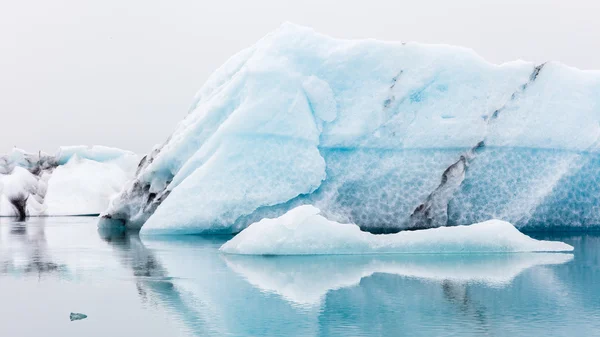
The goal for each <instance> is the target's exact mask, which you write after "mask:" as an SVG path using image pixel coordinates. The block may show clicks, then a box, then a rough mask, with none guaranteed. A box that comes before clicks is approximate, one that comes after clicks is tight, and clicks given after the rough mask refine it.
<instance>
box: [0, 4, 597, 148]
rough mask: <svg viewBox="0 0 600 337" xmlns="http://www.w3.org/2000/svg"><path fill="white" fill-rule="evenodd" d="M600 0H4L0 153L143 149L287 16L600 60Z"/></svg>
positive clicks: (589, 63)
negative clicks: (211, 79)
mask: <svg viewBox="0 0 600 337" xmlns="http://www.w3.org/2000/svg"><path fill="white" fill-rule="evenodd" d="M599 13H600V1H598V0H568V1H566V0H489V1H486V0H452V1H447V0H435V1H434V0H418V1H415V0H413V1H400V0H360V1H354V0H347V1H327V0H302V1H293V2H292V1H283V0H251V1H247V0H214V1H199V0H196V1H192V0H172V1H152V0H144V1H142V0H91V1H81V0H52V1H48V0H19V1H10V0H0V152H6V151H9V150H10V149H11V148H12V147H13V146H17V147H21V148H24V149H26V150H29V151H37V150H39V149H41V150H45V151H49V152H54V151H55V150H56V149H57V147H58V146H59V145H74V144H88V145H93V144H102V145H108V146H116V147H121V148H125V149H130V150H133V151H136V152H138V153H145V152H147V151H149V150H150V149H151V148H152V146H153V145H154V144H157V143H162V142H163V141H164V140H165V139H166V138H167V137H168V135H169V134H170V133H171V132H172V131H173V129H174V128H175V126H176V124H177V122H178V121H180V120H181V119H182V118H183V117H184V116H185V114H186V113H187V109H188V107H189V105H190V103H191V102H192V98H193V96H194V94H195V92H196V91H197V90H198V89H199V88H200V87H201V85H202V84H203V83H204V81H205V80H206V78H207V77H208V76H209V75H210V73H211V72H212V71H213V70H214V69H216V68H217V67H218V66H219V65H221V64H222V63H223V62H224V61H225V60H227V58H229V57H230V56H231V55H233V54H234V53H236V52H237V51H239V50H240V49H242V48H244V47H247V46H249V45H252V44H253V43H254V42H255V41H256V40H258V39H259V38H261V37H262V36H263V35H265V34H267V33H268V32H270V31H272V30H274V29H276V28H277V27H278V26H279V25H280V24H281V23H282V22H284V21H291V22H294V23H297V24H301V25H306V26H311V27H313V28H315V29H316V30H317V31H319V32H322V33H326V34H329V35H333V36H336V37H343V38H368V37H373V38H377V39H383V40H399V41H419V42H427V43H446V44H455V45H461V46H466V47H470V48H472V49H474V50H475V51H476V52H478V53H479V54H481V55H482V56H483V57H485V58H487V59H488V60H490V61H492V62H496V63H498V62H505V61H511V60H515V59H524V60H530V61H535V62H544V61H547V60H558V61H561V62H563V63H566V64H569V65H572V66H575V67H578V68H582V69H600V20H599V19H598V14H599Z"/></svg>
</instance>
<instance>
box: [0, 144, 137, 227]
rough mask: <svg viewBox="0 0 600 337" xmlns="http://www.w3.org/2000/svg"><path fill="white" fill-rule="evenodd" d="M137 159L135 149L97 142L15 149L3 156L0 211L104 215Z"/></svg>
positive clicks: (0, 213)
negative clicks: (51, 151)
mask: <svg viewBox="0 0 600 337" xmlns="http://www.w3.org/2000/svg"><path fill="white" fill-rule="evenodd" d="M80 155H81V156H80ZM138 162H139V158H138V156H137V155H135V154H133V153H131V152H128V151H123V150H119V149H112V148H105V147H98V146H94V147H85V146H72V147H63V148H61V150H59V151H58V153H57V154H56V155H54V156H53V155H48V154H45V153H41V152H39V153H37V154H31V153H27V152H25V151H23V150H20V149H14V150H13V151H12V152H11V153H9V154H7V155H4V156H0V216H16V217H19V218H24V217H26V216H50V215H92V214H100V213H101V212H102V211H103V210H105V209H106V207H108V204H109V201H110V199H111V198H112V197H113V196H114V195H115V194H116V193H117V192H119V191H120V190H121V189H122V188H123V186H124V185H125V183H126V182H127V181H128V180H130V179H132V178H133V176H134V174H135V169H136V165H137V163H138Z"/></svg>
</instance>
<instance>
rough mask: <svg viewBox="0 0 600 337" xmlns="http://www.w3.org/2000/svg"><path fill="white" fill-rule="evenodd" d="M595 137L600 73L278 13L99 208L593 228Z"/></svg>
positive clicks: (148, 213) (193, 219)
mask: <svg viewBox="0 0 600 337" xmlns="http://www.w3.org/2000/svg"><path fill="white" fill-rule="evenodd" d="M567 88H568V89H567ZM599 139H600V72H597V71H580V70H577V69H574V68H570V67H568V66H565V65H562V64H559V63H554V62H550V63H545V64H541V65H540V64H532V63H528V62H522V61H518V62H512V63H506V64H502V65H495V64H490V63H488V62H486V61H485V60H483V59H482V58H481V57H479V56H478V55H476V54H475V53H474V52H472V51H471V50H468V49H464V48H459V47H451V46H438V45H423V44H417V43H395V42H380V41H374V40H352V41H351V40H339V39H333V38H330V37H327V36H324V35H321V34H318V33H315V32H314V31H312V30H311V29H308V28H303V27H298V26H295V25H292V24H284V25H283V26H282V27H281V28H279V29H278V30H276V31H275V32H273V33H271V34H269V35H267V36H265V37H264V38H263V39H261V40H260V41H259V42H257V43H256V44H255V45H254V46H252V47H250V48H248V49H245V50H243V51H241V52H240V53H238V54H237V55H235V56H233V57H232V58H231V59H230V60H228V61H227V62H226V63H225V64H224V65H223V66H222V67H220V68H219V69H217V70H216V71H215V72H214V73H213V75H212V76H211V77H210V78H209V79H208V81H207V82H206V84H205V85H204V86H203V87H202V88H201V89H200V91H199V92H198V94H197V95H196V98H195V100H194V104H193V106H192V109H191V111H190V113H189V114H188V115H187V116H186V118H185V119H184V120H183V121H182V122H181V123H180V124H179V126H178V127H177V129H176V130H175V132H174V133H173V134H172V135H171V137H170V138H169V139H168V140H167V141H166V142H165V143H164V144H163V145H162V146H159V147H157V148H155V150H154V151H153V152H152V153H150V154H149V155H147V156H146V157H145V158H144V160H143V161H142V163H141V165H140V167H139V169H138V172H137V175H136V178H135V180H133V181H132V182H131V183H130V184H129V185H128V186H127V187H126V188H125V189H124V190H123V192H122V193H121V194H120V195H119V196H118V197H116V198H115V199H114V200H113V201H112V202H111V205H110V207H109V208H108V210H107V211H106V214H105V218H107V219H113V220H118V221H117V222H118V223H119V224H125V225H126V226H128V227H130V228H140V227H141V226H142V225H143V226H144V227H143V231H145V232H147V233H158V234H163V233H164V234H172V233H206V232H221V233H236V232H239V231H241V230H242V229H244V228H245V227H247V226H248V225H249V224H251V223H253V222H256V221H258V220H260V219H262V218H265V217H277V216H281V215H282V214H284V213H285V212H287V211H289V210H290V209H292V208H294V207H296V206H299V205H302V204H313V205H315V206H316V207H318V208H319V209H321V210H322V212H323V214H325V215H326V216H327V218H329V219H332V220H335V221H338V222H344V223H355V224H357V225H359V226H360V227H361V228H362V229H364V230H367V231H371V232H380V233H381V232H398V231H400V230H403V229H416V228H433V227H440V226H447V225H464V224H471V223H477V222H482V221H485V220H489V219H492V218H497V219H501V220H505V221H508V222H511V223H513V224H515V226H516V227H518V228H527V229H534V228H535V229H545V230H552V229H587V228H593V227H598V226H599V224H600V212H598V209H599V208H600V187H599V186H600V184H597V183H596V180H597V177H598V176H599V173H600V154H599V151H598V148H599V144H600V143H599Z"/></svg>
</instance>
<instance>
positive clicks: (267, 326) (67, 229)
mask: <svg viewBox="0 0 600 337" xmlns="http://www.w3.org/2000/svg"><path fill="white" fill-rule="evenodd" d="M541 237H542V238H545V239H560V240H562V241H565V242H567V243H569V244H571V245H573V246H575V252H574V253H573V254H513V255H485V256H457V255H453V256H452V255H450V256H439V255H437V256H434V255H412V256H408V255H404V256H368V257H364V256H363V257H361V256H355V257H349V256H345V257H344V256H337V257H335V256H334V257H302V258H300V257H241V256H224V255H222V254H219V252H218V250H217V249H218V248H219V246H220V245H221V244H222V243H223V242H225V241H226V240H227V238H226V237H208V238H207V237H204V238H202V237H181V238H172V239H156V238H152V239H150V238H145V237H144V238H142V239H140V238H139V237H137V236H132V235H129V236H127V235H112V236H111V235H101V234H100V233H98V231H97V230H96V219H93V218H75V217H74V218H46V219H39V218H38V219H30V220H29V221H27V222H25V223H17V222H14V221H12V220H9V219H0V336H3V337H4V336H7V337H16V336H61V337H64V336H67V337H68V336H103V337H106V336H116V337H118V336H144V337H152V336H167V337H171V336H225V335H227V336H403V335H406V336H482V335H487V336H541V335H545V336H600V236H596V235H572V236H568V235H567V236H564V235H563V236H552V237H551V236H545V237H544V236H543V235H541ZM71 312H79V313H84V314H87V315H88V318H87V319H85V320H81V321H74V322H71V321H70V320H69V314H70V313H71Z"/></svg>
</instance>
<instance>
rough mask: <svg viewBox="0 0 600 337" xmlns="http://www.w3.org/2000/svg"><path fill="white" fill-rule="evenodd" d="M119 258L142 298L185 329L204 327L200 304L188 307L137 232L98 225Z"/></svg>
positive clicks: (193, 329)
mask: <svg viewBox="0 0 600 337" xmlns="http://www.w3.org/2000/svg"><path fill="white" fill-rule="evenodd" d="M98 233H99V234H100V237H101V238H102V239H103V240H104V241H105V242H107V243H108V244H110V246H111V247H112V248H113V250H114V252H115V253H116V254H117V256H118V258H119V261H120V262H121V263H122V264H123V265H124V266H125V267H126V268H127V269H130V270H131V271H132V272H133V276H134V278H135V284H136V288H137V292H138V295H139V296H140V298H141V299H142V301H143V302H146V303H152V304H154V305H159V306H161V307H162V308H164V309H165V310H166V311H168V312H169V313H170V314H172V315H173V316H174V317H176V318H177V321H178V322H180V323H182V324H183V325H185V327H184V328H185V329H186V330H188V332H193V333H195V334H197V333H199V332H201V331H205V327H204V325H205V324H204V319H203V317H202V315H201V314H202V312H201V311H200V312H199V311H198V309H201V307H198V308H193V307H190V305H189V303H188V302H187V301H186V299H184V297H183V296H182V294H181V293H180V291H179V290H178V289H177V287H176V286H175V284H174V283H173V281H172V279H171V278H170V277H169V276H168V273H167V271H166V270H165V269H164V268H163V267H162V266H161V264H160V262H159V261H158V260H157V259H156V257H155V255H154V253H153V252H152V251H151V250H149V249H147V248H146V246H145V245H144V244H143V243H142V241H141V240H140V237H139V233H137V232H128V231H124V230H114V229H104V228H102V229H99V230H98Z"/></svg>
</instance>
